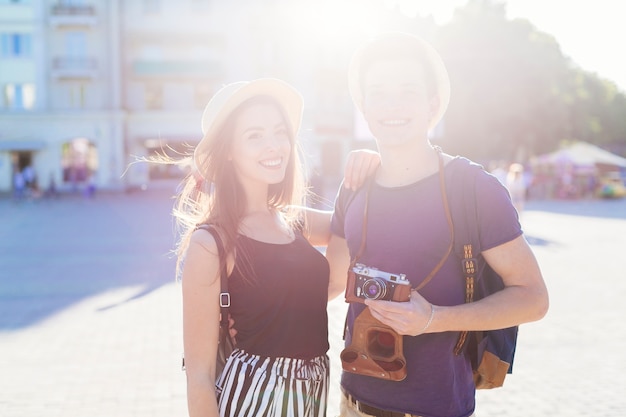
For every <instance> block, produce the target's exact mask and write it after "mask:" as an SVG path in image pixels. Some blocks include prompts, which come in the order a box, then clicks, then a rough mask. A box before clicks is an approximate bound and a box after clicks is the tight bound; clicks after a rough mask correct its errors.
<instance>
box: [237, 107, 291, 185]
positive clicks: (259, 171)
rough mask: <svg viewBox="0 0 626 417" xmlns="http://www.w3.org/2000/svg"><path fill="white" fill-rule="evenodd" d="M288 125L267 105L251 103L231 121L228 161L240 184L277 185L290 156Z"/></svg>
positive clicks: (278, 112) (274, 108)
mask: <svg viewBox="0 0 626 417" xmlns="http://www.w3.org/2000/svg"><path fill="white" fill-rule="evenodd" d="M288 129H289V128H288V126H287V124H286V123H285V120H284V119H283V116H282V115H281V113H280V111H279V110H278V108H277V107H276V106H275V105H273V104H270V103H259V104H252V105H250V106H248V107H247V108H245V109H243V110H242V112H241V113H240V114H239V116H238V117H237V119H236V121H235V128H234V136H233V140H232V145H231V149H230V155H229V156H230V159H231V161H232V164H233V167H234V169H235V173H236V175H237V177H238V179H239V181H240V182H241V183H242V185H245V184H250V185H256V186H259V185H270V184H277V183H280V182H281V181H283V179H284V178H285V172H286V169H287V163H288V162H289V157H290V154H291V140H290V138H289V130H288Z"/></svg>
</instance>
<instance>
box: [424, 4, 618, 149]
mask: <svg viewBox="0 0 626 417" xmlns="http://www.w3.org/2000/svg"><path fill="white" fill-rule="evenodd" d="M434 43H435V44H436V47H437V48H438V49H439V51H440V52H441V55H442V57H443V59H444V61H445V63H446V66H447V68H448V72H449V75H450V80H451V84H452V95H451V101H450V105H449V107H448V111H447V113H446V117H445V120H444V126H443V129H442V130H443V134H442V137H441V138H440V139H439V141H440V143H441V144H442V145H444V146H445V148H446V150H448V151H450V152H453V153H460V154H464V155H467V156H469V157H472V158H475V159H477V160H488V159H508V160H519V161H524V160H526V159H527V158H528V157H530V156H532V155H536V154H539V153H543V152H548V151H551V150H553V149H556V148H558V146H559V144H560V143H562V142H563V141H568V140H584V141H587V142H590V143H594V144H597V145H599V146H602V147H605V148H609V149H610V148H613V149H618V148H619V147H620V144H624V143H625V142H626V96H624V94H623V93H622V92H620V91H619V90H618V89H617V87H616V86H615V84H613V83H611V82H609V81H606V80H603V79H600V78H599V77H598V76H597V75H595V74H592V73H589V72H586V71H584V70H583V69H581V68H578V67H577V66H575V65H574V64H573V63H572V61H571V60H570V59H569V58H568V57H566V56H564V54H563V53H562V52H561V50H560V47H559V45H558V43H557V42H556V40H555V39H554V38H553V37H552V36H551V35H549V34H546V33H543V32H540V31H538V30H537V29H536V28H535V27H534V26H533V25H532V24H531V23H530V22H529V21H527V20H523V19H516V20H510V19H507V17H506V9H505V6H504V5H503V4H501V3H498V2H495V1H493V0H470V1H469V2H468V3H467V4H466V5H465V6H464V7H463V8H459V9H457V11H456V13H455V15H454V18H453V19H452V21H451V22H450V23H449V24H447V25H445V26H442V27H439V28H438V30H437V32H436V33H435V36H434Z"/></svg>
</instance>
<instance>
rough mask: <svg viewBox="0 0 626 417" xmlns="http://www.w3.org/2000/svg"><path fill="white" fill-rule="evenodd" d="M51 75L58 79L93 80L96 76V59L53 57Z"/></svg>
mask: <svg viewBox="0 0 626 417" xmlns="http://www.w3.org/2000/svg"><path fill="white" fill-rule="evenodd" d="M51 76H52V78H54V79H58V80H60V79H64V80H77V79H78V80H80V79H83V80H84V79H88V80H93V79H95V78H96V77H97V76H98V61H97V60H96V59H95V58H91V57H72V56H63V57H55V58H54V59H53V60H52V71H51Z"/></svg>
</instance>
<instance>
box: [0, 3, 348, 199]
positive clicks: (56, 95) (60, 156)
mask: <svg viewBox="0 0 626 417" xmlns="http://www.w3.org/2000/svg"><path fill="white" fill-rule="evenodd" d="M296 3H298V2H297V1H296V2H281V1H277V0H268V1H264V2H258V1H251V0H238V1H236V2H231V1H227V0H179V1H176V2H172V1H165V0H128V1H121V0H0V40H1V42H2V43H1V45H0V48H1V49H0V91H1V94H0V192H9V191H11V190H12V189H13V187H14V185H13V181H14V176H15V174H16V173H19V172H21V171H22V170H23V169H24V168H26V167H28V166H30V167H31V168H33V169H34V171H35V172H36V174H37V182H38V186H39V188H40V189H42V190H45V189H46V188H49V187H50V186H52V185H54V186H55V187H56V189H58V190H61V191H63V190H65V191H71V190H78V189H81V188H83V187H86V186H87V185H88V184H92V185H94V186H96V187H97V188H100V189H108V190H120V191H121V190H127V189H132V188H135V187H145V186H146V185H149V184H150V182H151V181H157V180H158V179H160V178H167V177H180V176H182V175H184V172H180V171H178V170H172V168H168V167H164V166H153V165H148V164H145V163H133V161H135V160H136V159H137V158H138V157H142V156H147V155H151V154H154V153H155V152H162V153H169V154H176V153H184V152H185V151H188V150H189V146H193V145H195V144H196V143H197V142H198V141H199V139H200V137H201V130H200V117H201V114H202V110H203V108H204V106H205V105H206V103H207V102H208V100H209V98H210V97H211V96H212V95H213V94H214V93H215V91H217V89H219V88H220V86H222V85H223V84H225V83H229V82H233V81H238V80H245V79H253V78H259V77H278V78H282V79H284V80H286V81H288V82H290V83H292V84H293V85H294V86H296V88H298V89H299V90H300V91H301V92H302V93H303V95H304V97H305V117H304V122H303V128H302V131H301V132H302V141H301V142H302V144H303V148H304V159H305V160H307V161H308V170H309V172H310V173H311V175H312V176H315V175H317V176H323V177H324V178H325V180H324V179H323V180H324V181H326V180H327V179H328V178H331V182H333V184H332V187H335V186H336V182H337V179H338V175H339V173H340V171H341V166H342V165H343V157H342V155H345V154H346V153H347V150H348V148H349V147H350V146H351V138H352V124H353V106H352V104H351V102H350V99H349V96H348V92H347V86H346V68H347V61H348V57H349V52H350V50H351V49H352V47H353V46H354V45H352V44H349V43H345V44H338V43H337V42H335V45H333V46H334V47H333V48H329V47H328V45H329V44H328V43H327V42H325V41H323V39H316V34H315V33H311V30H310V29H308V28H306V29H305V28H304V25H303V24H304V23H305V20H306V19H308V17H307V16H306V14H301V15H300V17H299V19H300V21H298V20H295V21H294V19H293V15H290V16H287V15H286V13H287V12H289V10H287V9H286V7H287V5H289V4H296ZM322 174H323V175H322ZM333 193H334V189H333Z"/></svg>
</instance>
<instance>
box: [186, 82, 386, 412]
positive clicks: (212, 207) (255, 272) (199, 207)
mask: <svg viewBox="0 0 626 417" xmlns="http://www.w3.org/2000/svg"><path fill="white" fill-rule="evenodd" d="M302 106H303V104H302V98H301V96H300V94H299V93H298V92H297V91H296V90H295V89H293V88H292V87H291V86H289V85H288V84H286V83H284V82H282V81H279V80H276V79H259V80H254V81H250V82H239V83H234V84H229V85H227V86H225V87H223V88H222V89H221V90H220V91H218V92H217V93H216V94H215V96H214V97H213V98H212V99H211V101H210V102H209V103H208V105H207V107H206V109H205V111H204V114H203V117H202V130H203V134H204V136H203V138H202V140H201V141H200V143H199V144H198V146H197V147H196V149H195V151H194V155H193V163H194V166H195V171H194V175H190V176H189V177H188V178H187V179H186V182H185V184H184V188H183V190H182V192H181V193H180V195H179V197H178V201H177V205H176V209H175V212H174V214H175V217H176V220H177V223H178V225H179V226H180V227H181V239H180V241H179V243H178V246H177V255H178V257H179V270H180V271H182V291H183V334H184V351H185V365H186V372H187V396H188V408H189V415H190V416H191V417H195V416H203V417H206V416H218V415H219V416H261V415H264V416H324V415H325V412H326V400H327V395H328V374H329V369H328V367H329V361H328V357H327V356H326V352H327V350H328V347H329V345H328V326H327V316H326V304H327V301H328V283H329V267H328V262H327V261H326V259H325V258H324V256H323V255H322V254H321V253H320V252H319V251H317V250H316V249H315V248H314V247H313V246H312V245H325V244H326V243H327V242H328V239H329V237H330V230H329V225H330V212H321V211H313V210H307V209H303V205H304V204H303V197H304V192H303V184H304V182H303V179H302V175H301V172H300V168H301V166H300V163H299V161H298V153H297V149H296V136H297V132H298V129H299V127H300V121H301V116H302ZM363 155H364V156H363V157H362V158H360V159H359V158H357V160H358V162H357V163H355V164H354V166H355V167H354V168H353V171H354V172H356V177H358V176H359V175H358V173H359V172H361V170H360V168H359V167H361V166H363V167H365V168H364V169H363V170H362V171H363V172H367V171H371V169H368V167H373V166H375V165H377V163H378V157H377V156H372V154H368V153H363ZM355 182H358V181H355ZM201 224H210V225H212V226H213V227H214V229H215V231H216V232H217V233H218V235H219V239H220V240H221V241H222V242H223V247H224V249H225V250H224V253H225V256H224V259H220V257H219V255H218V249H217V244H216V239H215V237H214V235H212V234H211V233H209V232H208V231H207V230H204V229H200V228H198V225H201ZM221 264H222V265H226V268H227V272H228V285H229V292H230V294H231V305H230V308H229V312H230V315H231V317H232V319H233V321H234V329H235V330H236V334H237V348H236V349H235V351H234V352H233V353H232V354H231V356H230V357H229V358H228V360H227V363H226V366H225V368H224V371H223V372H222V374H221V375H216V372H215V362H216V351H217V346H218V343H217V341H218V329H219V323H218V320H219V314H220V308H219V293H220V279H219V271H220V265H221Z"/></svg>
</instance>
